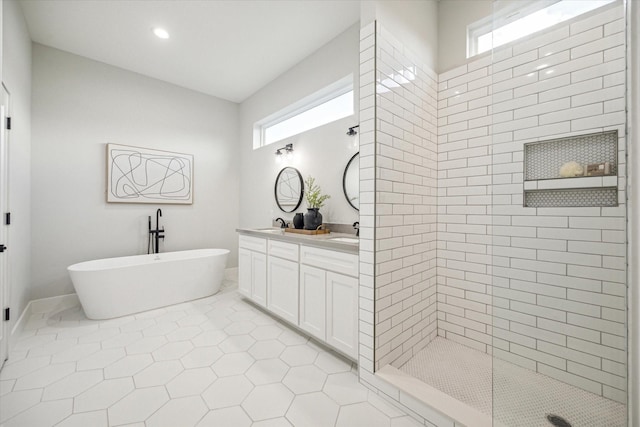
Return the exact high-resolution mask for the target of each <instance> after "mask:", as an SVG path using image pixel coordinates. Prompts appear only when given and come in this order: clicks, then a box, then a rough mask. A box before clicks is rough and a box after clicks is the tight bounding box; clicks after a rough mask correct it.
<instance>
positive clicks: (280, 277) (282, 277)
mask: <svg viewBox="0 0 640 427" xmlns="http://www.w3.org/2000/svg"><path fill="white" fill-rule="evenodd" d="M267 295H268V298H267V308H268V309H269V310H271V311H273V312H274V313H275V314H277V315H279V316H281V317H282V318H283V319H285V320H288V321H289V322H291V323H293V324H294V325H297V324H298V263H297V262H295V261H288V260H286V259H282V258H276V257H272V256H269V257H268V259H267Z"/></svg>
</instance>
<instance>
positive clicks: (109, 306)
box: [67, 249, 229, 319]
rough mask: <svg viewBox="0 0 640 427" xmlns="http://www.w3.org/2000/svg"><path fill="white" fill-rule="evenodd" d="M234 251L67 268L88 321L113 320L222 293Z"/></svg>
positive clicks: (125, 259)
mask: <svg viewBox="0 0 640 427" xmlns="http://www.w3.org/2000/svg"><path fill="white" fill-rule="evenodd" d="M228 256H229V251H228V250H227V249H196V250H190V251H180V252H166V253H160V254H150V255H136V256H127V257H121V258H107V259H99V260H95V261H86V262H81V263H79V264H74V265H72V266H70V267H68V268H67V270H68V271H69V275H70V276H71V281H72V282H73V287H74V288H75V290H76V293H77V294H78V298H79V299H80V304H82V308H83V309H84V312H85V314H86V315H87V317H88V318H89V319H110V318H112V317H120V316H124V315H127V314H132V313H139V312H141V311H145V310H151V309H153V308H159V307H164V306H167V305H171V304H177V303H180V302H184V301H189V300H193V299H197V298H203V297H206V296H209V295H213V294H215V293H216V292H218V290H220V285H221V284H222V278H223V276H224V269H225V266H226V264H227V257H228Z"/></svg>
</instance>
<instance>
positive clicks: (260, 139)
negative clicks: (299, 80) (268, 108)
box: [253, 75, 354, 150]
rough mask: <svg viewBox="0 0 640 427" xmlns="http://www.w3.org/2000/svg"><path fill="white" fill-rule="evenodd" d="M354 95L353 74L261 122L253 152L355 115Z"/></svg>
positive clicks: (257, 129)
mask: <svg viewBox="0 0 640 427" xmlns="http://www.w3.org/2000/svg"><path fill="white" fill-rule="evenodd" d="M353 96H354V95H353V76H351V75H350V76H348V77H345V78H344V79H341V80H339V81H337V82H335V83H333V84H331V85H329V86H327V87H326V88H324V89H322V90H320V91H318V92H316V93H314V94H312V95H310V96H308V97H306V98H304V99H302V100H300V101H298V102H296V103H294V104H292V105H290V106H289V107H287V108H285V109H283V110H280V111H278V112H277V113H275V114H272V115H271V116H269V117H266V118H264V119H263V120H260V121H259V122H257V123H255V125H254V138H253V149H254V150H255V149H256V148H260V147H263V146H265V145H269V144H273V143H274V142H278V141H281V140H283V139H286V138H289V137H291V136H294V135H298V134H300V133H302V132H306V131H308V130H311V129H315V128H317V127H320V126H322V125H325V124H327V123H331V122H334V121H336V120H340V119H342V118H344V117H348V116H351V115H353V114H354V100H353Z"/></svg>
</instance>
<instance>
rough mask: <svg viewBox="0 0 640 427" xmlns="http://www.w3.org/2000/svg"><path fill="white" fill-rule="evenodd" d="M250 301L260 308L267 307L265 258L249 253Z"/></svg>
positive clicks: (255, 253)
mask: <svg viewBox="0 0 640 427" xmlns="http://www.w3.org/2000/svg"><path fill="white" fill-rule="evenodd" d="M251 279H252V280H251V299H253V301H254V302H256V303H257V304H260V305H262V306H265V307H266V305H267V256H266V255H265V254H260V253H258V252H251Z"/></svg>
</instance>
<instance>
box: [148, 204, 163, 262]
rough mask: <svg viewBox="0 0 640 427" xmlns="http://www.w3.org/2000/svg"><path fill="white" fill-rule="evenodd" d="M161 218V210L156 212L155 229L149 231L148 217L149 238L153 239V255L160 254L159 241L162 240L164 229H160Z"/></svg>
mask: <svg viewBox="0 0 640 427" xmlns="http://www.w3.org/2000/svg"><path fill="white" fill-rule="evenodd" d="M161 216H162V209H158V210H157V211H156V229H155V230H152V229H151V217H149V238H152V237H153V242H154V247H153V253H156V254H157V253H160V239H162V240H164V234H163V233H164V227H162V229H161V228H160V217H161Z"/></svg>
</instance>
